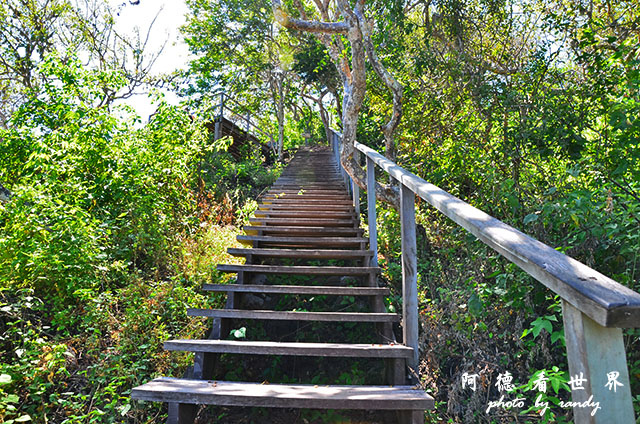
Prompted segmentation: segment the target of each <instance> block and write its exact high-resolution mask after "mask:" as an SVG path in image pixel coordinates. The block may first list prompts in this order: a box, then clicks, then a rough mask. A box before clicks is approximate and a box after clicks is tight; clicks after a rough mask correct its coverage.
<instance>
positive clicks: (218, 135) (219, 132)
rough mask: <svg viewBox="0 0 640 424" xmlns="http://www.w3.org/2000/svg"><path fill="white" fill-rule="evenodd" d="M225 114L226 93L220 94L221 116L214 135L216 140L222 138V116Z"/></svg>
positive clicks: (217, 120) (217, 121)
mask: <svg viewBox="0 0 640 424" xmlns="http://www.w3.org/2000/svg"><path fill="white" fill-rule="evenodd" d="M223 114H224V92H222V93H220V115H218V118H217V119H216V125H215V129H214V133H213V138H214V140H220V138H222V115H223Z"/></svg>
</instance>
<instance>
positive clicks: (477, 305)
mask: <svg viewBox="0 0 640 424" xmlns="http://www.w3.org/2000/svg"><path fill="white" fill-rule="evenodd" d="M468 305H469V312H470V313H471V315H473V316H477V315H479V314H480V312H482V306H483V305H482V300H480V297H479V296H478V295H477V294H476V293H473V294H472V295H471V297H470V298H469V302H468Z"/></svg>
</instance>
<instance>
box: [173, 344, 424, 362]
mask: <svg viewBox="0 0 640 424" xmlns="http://www.w3.org/2000/svg"><path fill="white" fill-rule="evenodd" d="M164 348H165V350H170V351H180V352H208V353H232V354H239V355H288V356H320V357H339V358H410V357H411V356H412V355H413V349H411V348H410V347H407V346H404V345H401V344H343V343H298V342H295V343H292V342H291V343H288V342H262V341H260V342H252V341H238V340H169V341H166V342H164Z"/></svg>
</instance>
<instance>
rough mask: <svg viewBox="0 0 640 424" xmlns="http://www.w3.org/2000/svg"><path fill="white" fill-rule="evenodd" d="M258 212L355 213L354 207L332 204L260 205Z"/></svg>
mask: <svg viewBox="0 0 640 424" xmlns="http://www.w3.org/2000/svg"><path fill="white" fill-rule="evenodd" d="M258 210H261V211H305V212H306V211H315V212H325V211H326V212H352V213H353V211H354V208H353V205H352V204H348V205H332V204H331V203H325V204H322V205H320V204H318V205H303V204H284V205H277V204H270V203H267V204H265V203H260V204H259V205H258Z"/></svg>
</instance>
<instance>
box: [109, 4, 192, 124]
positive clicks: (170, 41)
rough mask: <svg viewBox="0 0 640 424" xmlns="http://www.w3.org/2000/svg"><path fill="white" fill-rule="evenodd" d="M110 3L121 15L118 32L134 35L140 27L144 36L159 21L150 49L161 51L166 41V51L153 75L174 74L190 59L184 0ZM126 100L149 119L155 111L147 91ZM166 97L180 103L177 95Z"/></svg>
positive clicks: (166, 94) (170, 100) (117, 27)
mask: <svg viewBox="0 0 640 424" xmlns="http://www.w3.org/2000/svg"><path fill="white" fill-rule="evenodd" d="M109 5H110V6H111V7H113V9H114V10H116V11H118V10H119V14H118V15H116V16H114V17H115V19H116V24H115V26H116V31H118V32H120V33H123V34H134V33H135V31H136V28H138V30H139V31H140V34H141V36H142V37H144V36H145V35H146V34H147V31H148V30H149V27H150V26H151V23H152V22H153V19H154V18H155V17H156V15H157V18H156V21H155V23H154V24H153V26H152V27H151V32H150V36H149V42H148V44H147V49H148V51H149V52H156V51H158V50H159V49H160V48H161V47H162V45H163V44H164V43H165V42H166V45H165V47H164V50H163V51H162V53H161V55H160V56H159V57H158V59H157V60H156V62H155V64H154V66H153V68H152V73H153V74H161V73H170V72H172V71H173V70H175V69H177V68H181V67H184V66H185V64H186V62H187V59H188V58H189V49H188V48H187V46H186V44H185V43H184V42H183V40H182V37H181V35H180V31H179V28H180V26H181V25H183V24H184V23H185V15H186V14H187V12H188V8H187V6H186V4H185V2H184V1H183V0H141V1H140V4H138V5H131V4H130V3H129V1H128V0H109ZM139 91H140V93H139V94H137V95H134V96H132V97H131V98H129V99H127V100H126V101H124V103H126V104H129V105H131V106H133V107H134V108H135V109H136V112H137V113H138V114H139V115H140V117H141V118H142V121H143V122H146V120H147V119H148V117H149V115H151V114H152V113H153V112H154V111H155V107H154V106H153V105H152V104H151V101H150V100H149V98H148V95H147V93H146V92H143V91H144V90H139ZM165 96H166V97H165V98H166V99H167V101H168V102H169V103H173V104H175V103H177V102H178V98H177V96H176V95H175V94H173V93H171V92H169V91H165Z"/></svg>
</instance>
